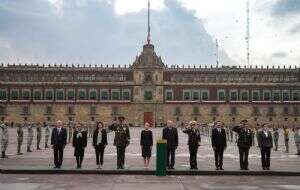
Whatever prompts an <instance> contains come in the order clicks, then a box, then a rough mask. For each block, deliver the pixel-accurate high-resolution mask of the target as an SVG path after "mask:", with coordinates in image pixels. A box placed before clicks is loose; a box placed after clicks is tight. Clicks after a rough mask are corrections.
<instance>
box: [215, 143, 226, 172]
mask: <svg viewBox="0 0 300 190" xmlns="http://www.w3.org/2000/svg"><path fill="white" fill-rule="evenodd" d="M214 152H215V164H216V168H222V167H223V154H224V149H223V148H220V149H215V150H214Z"/></svg>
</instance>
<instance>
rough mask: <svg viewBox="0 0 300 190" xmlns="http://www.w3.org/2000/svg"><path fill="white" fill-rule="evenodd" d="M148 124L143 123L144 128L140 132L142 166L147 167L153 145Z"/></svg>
mask: <svg viewBox="0 0 300 190" xmlns="http://www.w3.org/2000/svg"><path fill="white" fill-rule="evenodd" d="M149 127H150V124H149V123H145V129H144V130H143V131H142V133H141V143H140V144H141V148H142V157H143V158H144V168H145V169H148V168H149V162H150V158H151V150H152V146H153V135H152V131H150V130H149Z"/></svg>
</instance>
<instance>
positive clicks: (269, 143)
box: [258, 131, 273, 148]
mask: <svg viewBox="0 0 300 190" xmlns="http://www.w3.org/2000/svg"><path fill="white" fill-rule="evenodd" d="M258 146H259V147H260V148H272V147H273V138H272V133H271V132H270V131H268V137H267V136H266V134H265V133H264V131H260V132H259V134H258Z"/></svg>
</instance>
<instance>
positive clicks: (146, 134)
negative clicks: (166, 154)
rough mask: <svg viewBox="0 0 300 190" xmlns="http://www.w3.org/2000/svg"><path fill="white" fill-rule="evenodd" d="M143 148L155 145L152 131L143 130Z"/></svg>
mask: <svg viewBox="0 0 300 190" xmlns="http://www.w3.org/2000/svg"><path fill="white" fill-rule="evenodd" d="M140 145H141V146H152V145H153V135H152V131H150V130H148V131H146V130H143V131H142V133H141V141H140Z"/></svg>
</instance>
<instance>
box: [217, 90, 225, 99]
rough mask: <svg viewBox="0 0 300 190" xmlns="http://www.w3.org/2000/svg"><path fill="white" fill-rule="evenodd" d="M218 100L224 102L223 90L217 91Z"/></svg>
mask: <svg viewBox="0 0 300 190" xmlns="http://www.w3.org/2000/svg"><path fill="white" fill-rule="evenodd" d="M218 100H219V101H225V100H226V94H225V90H218Z"/></svg>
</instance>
